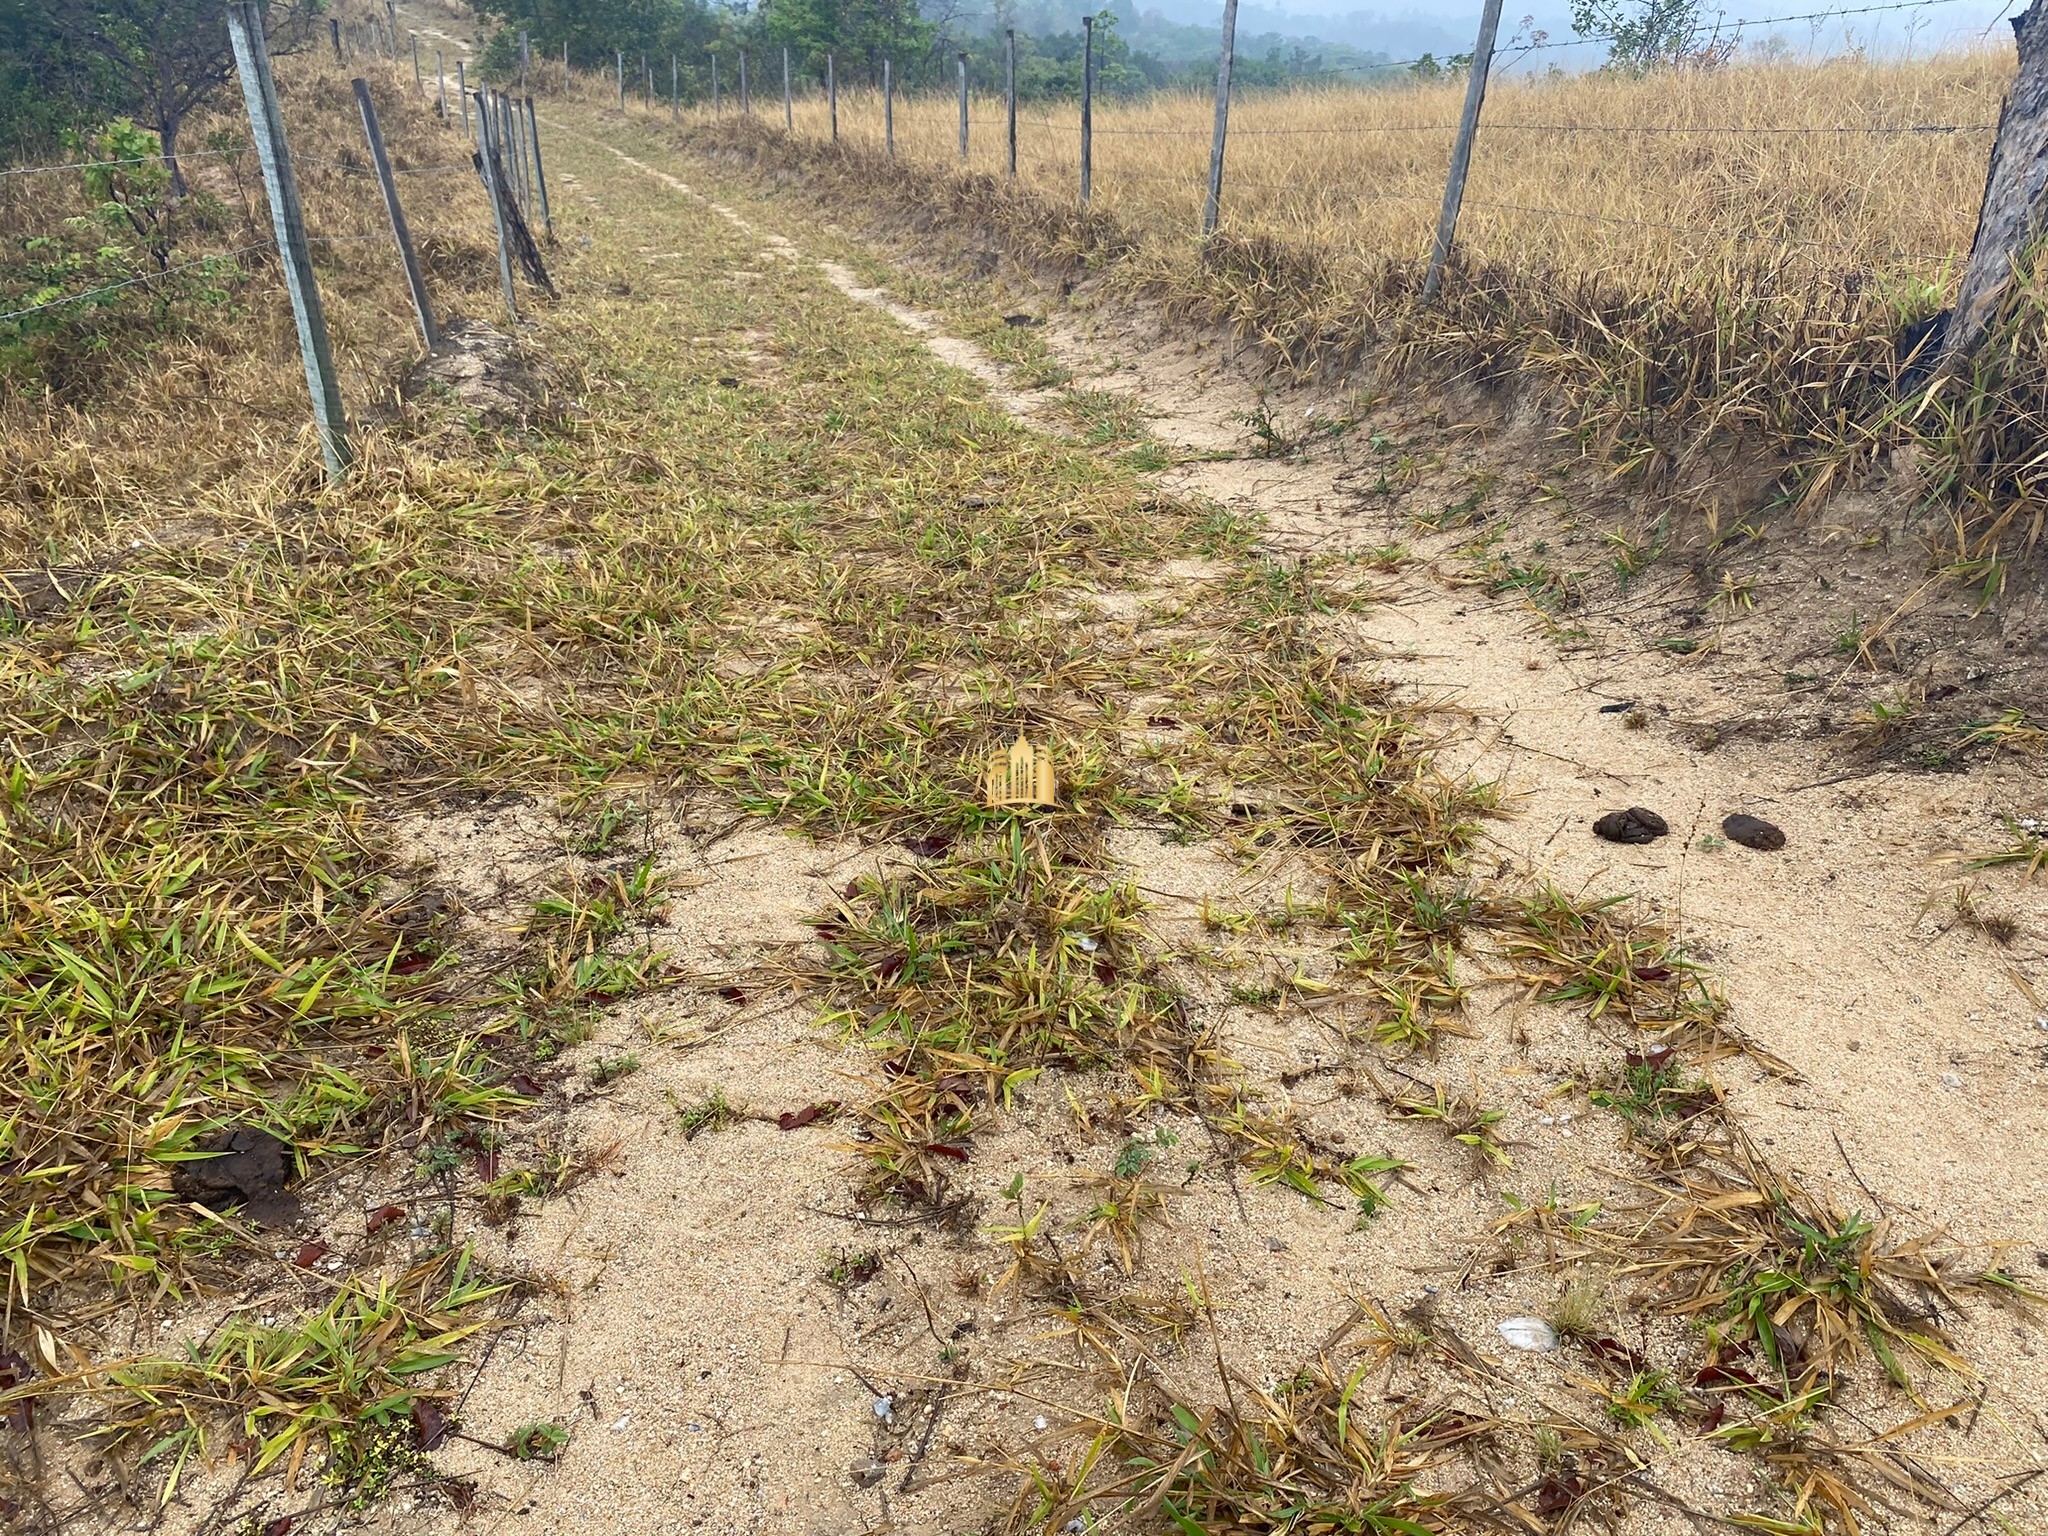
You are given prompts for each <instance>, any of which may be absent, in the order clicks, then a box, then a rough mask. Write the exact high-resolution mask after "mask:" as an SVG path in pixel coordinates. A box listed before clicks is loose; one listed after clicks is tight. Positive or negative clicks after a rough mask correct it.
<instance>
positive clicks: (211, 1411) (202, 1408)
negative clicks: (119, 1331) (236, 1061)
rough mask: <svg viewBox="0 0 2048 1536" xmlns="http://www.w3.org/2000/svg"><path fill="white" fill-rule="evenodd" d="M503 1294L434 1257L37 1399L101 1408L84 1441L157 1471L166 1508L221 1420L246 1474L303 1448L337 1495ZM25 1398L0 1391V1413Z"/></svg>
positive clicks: (461, 1265)
mask: <svg viewBox="0 0 2048 1536" xmlns="http://www.w3.org/2000/svg"><path fill="white" fill-rule="evenodd" d="M508 1289H509V1287H508V1286H507V1285H505V1284H502V1283H496V1282H492V1281H489V1280H485V1279H482V1278H479V1277H478V1276H476V1275H475V1274H473V1272H472V1264H471V1260H470V1257H469V1255H468V1254H467V1253H459V1252H455V1251H452V1250H444V1251H442V1252H441V1253H438V1254H436V1255H434V1256H433V1257H431V1258H428V1259H426V1260H424V1261H422V1262H421V1263H419V1264H416V1265H414V1266H413V1267H412V1268H411V1269H408V1270H407V1271H405V1272H404V1273H403V1274H401V1275H398V1276H396V1277H393V1278H389V1279H385V1280H381V1281H378V1282H376V1283H374V1284H366V1283H363V1282H357V1281H349V1282H345V1283H344V1284H343V1286H342V1287H341V1289H340V1290H339V1291H338V1292H337V1293H336V1295H335V1297H334V1299H333V1300H332V1301H330V1302H329V1303H328V1304H327V1306H326V1307H325V1308H323V1309H322V1310H321V1311H319V1312H318V1313H315V1314H313V1315H311V1316H309V1317H304V1318H301V1319H298V1320H297V1321H294V1322H291V1323H285V1324H269V1323H264V1322H260V1321H258V1320H257V1319H255V1318H253V1317H250V1316H247V1315H238V1316H237V1317H235V1318H234V1319H233V1320H231V1321H230V1322H229V1323H228V1324H227V1325H226V1326H225V1327H223V1328H221V1329H218V1330H216V1331H215V1332H214V1333H213V1334H212V1335H211V1336H210V1337H208V1338H207V1339H206V1340H204V1341H202V1342H198V1343H194V1344H193V1345H191V1346H189V1348H188V1350H187V1352H186V1354H185V1355H184V1357H183V1358H177V1357H165V1358H161V1359H155V1360H149V1361H145V1362H141V1363H136V1364H130V1365H121V1366H115V1367H112V1368H109V1369H107V1370H104V1371H99V1370H86V1371H82V1372H79V1373H77V1374H76V1375H75V1376H74V1377H72V1378H70V1379H69V1380H68V1381H67V1380H53V1381H41V1382H37V1383H36V1384H35V1390H36V1391H39V1392H47V1391H49V1390H51V1389H52V1388H65V1387H68V1388H71V1389H72V1390H75V1391H79V1392H82V1393H83V1394H85V1395H86V1396H87V1397H89V1398H99V1399H102V1400H104V1402H105V1403H106V1404H107V1405H108V1406H107V1407H106V1408H105V1410H104V1412H103V1414H102V1416H101V1417H100V1418H99V1420H98V1422H96V1423H95V1424H94V1426H93V1427H92V1429H91V1430H90V1435H91V1437H92V1438H93V1439H94V1440H95V1441H97V1442H99V1443H101V1444H103V1445H105V1446H107V1447H109V1448H121V1447H142V1446H146V1447H147V1453H146V1456H145V1460H147V1461H151V1462H162V1463H164V1464H165V1466H166V1469H167V1470H166V1477H165V1482H164V1486H163V1489H162V1494H161V1496H162V1498H163V1499H165V1500H166V1501H168V1500H169V1499H170V1498H171V1497H172V1495H173V1494H174V1493H175V1492H176V1491H177V1487H178V1482H179V1479H180V1477H181V1476H182V1475H183V1473H184V1471H185V1470H186V1469H187V1468H188V1467H189V1466H191V1465H192V1464H193V1463H194V1462H195V1461H203V1460H204V1459H205V1458H206V1456H207V1454H208V1447H209V1445H210V1444H211V1443H212V1440H213V1438H214V1437H215V1436H217V1435H218V1434H220V1433H222V1432H223V1431H224V1429H225V1427H226V1426H227V1425H229V1424H233V1425H235V1426H236V1427H237V1428H238V1429H239V1431H240V1433H241V1434H242V1435H243V1436H245V1437H246V1438H247V1439H248V1440H249V1441H251V1442H252V1443H253V1446H254V1449H253V1452H252V1458H251V1462H250V1471H251V1473H252V1474H253V1473H260V1472H262V1471H263V1470H264V1469H265V1468H267V1467H270V1466H272V1465H274V1464H276V1463H277V1462H279V1461H280V1460H283V1459H284V1458H286V1457H290V1458H292V1459H293V1461H294V1462H296V1461H297V1460H298V1459H299V1458H302V1457H303V1456H304V1455H305V1454H306V1451H307V1449H308V1448H309V1447H311V1448H317V1449H320V1450H323V1451H325V1452H326V1453H327V1456H328V1460H329V1475H330V1477H332V1478H334V1479H336V1480H338V1481H339V1482H340V1483H342V1484H344V1485H347V1484H351V1483H353V1482H355V1481H357V1480H359V1478H360V1476H361V1475H362V1474H363V1473H365V1471H366V1470H368V1469H370V1468H371V1467H373V1466H374V1465H376V1464H377V1463H378V1462H379V1461H380V1460H388V1454H389V1452H388V1447H387V1446H386V1444H385V1442H386V1441H387V1439H388V1438H389V1436H390V1435H391V1434H392V1433H393V1432H394V1431H395V1430H397V1429H398V1428H399V1427H400V1426H405V1425H408V1424H409V1423H410V1422H411V1420H412V1418H413V1414H414V1410H415V1407H416V1406H417V1405H419V1404H421V1403H431V1402H434V1401H435V1400H436V1399H437V1398H438V1397H439V1395H440V1394H438V1393H437V1392H436V1391H435V1390H434V1389H433V1388H431V1387H430V1386H427V1385H425V1383H426V1382H428V1381H431V1380H432V1373H433V1372H436V1371H438V1370H440V1369H441V1368H442V1367H444V1366H447V1365H450V1364H452V1363H454V1362H455V1361H456V1360H457V1359H458V1358H460V1346H461V1345H462V1344H463V1342H464V1341H465V1340H467V1339H469V1338H471V1337H472V1336H474V1335H475V1334H476V1333H477V1332H478V1331H480V1330H481V1329H484V1328H486V1327H488V1326H489V1325H490V1324H489V1319H487V1318H483V1317H479V1316H476V1315H474V1314H475V1311H476V1309H477V1308H479V1307H480V1306H481V1305H482V1304H483V1303H484V1302H486V1301H489V1300H490V1299H491V1298H493V1297H496V1296H500V1295H503V1294H505V1293H506V1291H507V1290H508ZM26 1395H32V1394H30V1393H29V1392H28V1390H27V1389H26V1388H20V1389H16V1390H15V1391H14V1392H12V1393H8V1394H4V1395H0V1405H4V1402H5V1401H6V1400H7V1399H8V1398H12V1397H16V1396H26Z"/></svg>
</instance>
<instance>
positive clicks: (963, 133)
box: [958, 52, 967, 165]
mask: <svg viewBox="0 0 2048 1536" xmlns="http://www.w3.org/2000/svg"><path fill="white" fill-rule="evenodd" d="M958 58H959V62H960V162H961V164H963V165H964V164H966V163H967V55H966V53H965V52H962V53H960V54H959V55H958Z"/></svg>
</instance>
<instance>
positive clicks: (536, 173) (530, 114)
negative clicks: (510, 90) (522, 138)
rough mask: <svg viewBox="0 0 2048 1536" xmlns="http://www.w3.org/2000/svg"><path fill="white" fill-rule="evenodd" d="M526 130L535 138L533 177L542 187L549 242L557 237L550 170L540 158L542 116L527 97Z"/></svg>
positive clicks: (542, 213)
mask: <svg viewBox="0 0 2048 1536" xmlns="http://www.w3.org/2000/svg"><path fill="white" fill-rule="evenodd" d="M526 131H527V134H528V136H529V137H531V138H532V140H533V179H534V183H535V184H536V185H537V186H538V187H539V188H540V222H541V225H542V227H543V228H545V229H546V230H547V236H548V243H549V244H553V243H554V238H555V216H554V214H553V213H552V212H551V211H550V210H549V208H548V170H547V167H546V166H545V165H543V164H542V163H541V158H540V118H539V116H538V115H537V114H536V113H535V112H534V110H533V98H532V97H531V96H529V97H527V98H526Z"/></svg>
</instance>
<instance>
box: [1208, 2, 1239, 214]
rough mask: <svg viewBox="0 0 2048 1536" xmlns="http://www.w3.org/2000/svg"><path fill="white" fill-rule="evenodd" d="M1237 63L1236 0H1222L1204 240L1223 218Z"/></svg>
mask: <svg viewBox="0 0 2048 1536" xmlns="http://www.w3.org/2000/svg"><path fill="white" fill-rule="evenodd" d="M1236 60H1237V0H1223V51H1222V52H1221V53H1219V54H1218V55H1217V56H1216V127H1215V129H1214V131H1213V134H1212V136H1211V137H1210V140H1209V191H1208V195H1207V196H1205V197H1204V198H1203V199H1202V238H1203V239H1204V240H1206V239H1208V238H1209V237H1210V236H1211V235H1213V234H1215V233H1216V221H1217V220H1218V219H1220V218H1221V217H1222V216H1223V141H1224V140H1225V139H1226V138H1227V137H1228V136H1229V134H1230V69H1231V65H1232V64H1234V63H1235V62H1236Z"/></svg>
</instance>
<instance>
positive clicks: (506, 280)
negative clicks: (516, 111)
mask: <svg viewBox="0 0 2048 1536" xmlns="http://www.w3.org/2000/svg"><path fill="white" fill-rule="evenodd" d="M476 127H477V167H478V169H479V170H481V171H482V172H483V178H484V191H485V192H486V193H487V194H489V196H490V200H491V217H492V219H493V220H495V221H496V223H497V226H498V280H499V282H500V283H502V284H503V285H504V289H505V312H506V313H507V314H509V315H510V316H511V317H512V323H513V324H515V325H517V324H518V323H519V299H518V296H517V295H516V294H515V293H514V292H513V289H512V241H511V236H510V235H509V234H508V233H507V232H506V229H505V193H504V189H503V188H502V187H500V186H499V185H498V172H497V165H498V157H497V146H496V144H495V143H494V142H493V135H492V132H491V114H490V112H489V110H488V109H487V107H486V105H485V102H484V93H483V92H482V91H478V92H477V93H476Z"/></svg>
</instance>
